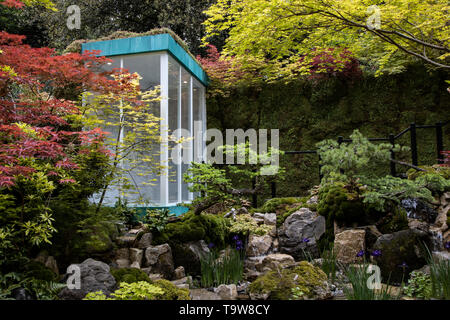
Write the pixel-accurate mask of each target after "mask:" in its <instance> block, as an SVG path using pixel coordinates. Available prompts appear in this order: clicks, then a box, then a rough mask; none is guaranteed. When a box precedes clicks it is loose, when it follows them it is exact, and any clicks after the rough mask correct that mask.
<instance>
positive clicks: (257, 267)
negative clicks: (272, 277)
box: [244, 253, 295, 281]
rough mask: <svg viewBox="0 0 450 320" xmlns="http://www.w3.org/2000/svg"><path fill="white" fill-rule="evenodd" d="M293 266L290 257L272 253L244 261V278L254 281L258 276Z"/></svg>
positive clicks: (292, 260) (293, 261)
mask: <svg viewBox="0 0 450 320" xmlns="http://www.w3.org/2000/svg"><path fill="white" fill-rule="evenodd" d="M294 264H295V260H294V258H293V257H292V256H290V255H288V254H283V253H273V254H269V255H267V256H262V257H261V256H259V257H249V258H247V259H245V263H244V272H245V278H246V279H247V280H249V281H254V280H255V279H256V278H258V277H259V276H261V275H263V274H264V273H266V272H268V271H272V270H281V269H284V268H288V267H291V266H293V265H294Z"/></svg>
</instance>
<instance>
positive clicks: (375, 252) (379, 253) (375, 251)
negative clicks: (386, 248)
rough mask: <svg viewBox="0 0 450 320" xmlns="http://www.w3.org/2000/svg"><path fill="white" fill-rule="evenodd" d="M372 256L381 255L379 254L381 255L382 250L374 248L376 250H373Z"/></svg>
mask: <svg viewBox="0 0 450 320" xmlns="http://www.w3.org/2000/svg"><path fill="white" fill-rule="evenodd" d="M372 256H373V257H379V256H381V250H374V251H372Z"/></svg>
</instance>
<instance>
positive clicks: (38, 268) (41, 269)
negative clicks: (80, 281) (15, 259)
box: [24, 261, 58, 282]
mask: <svg viewBox="0 0 450 320" xmlns="http://www.w3.org/2000/svg"><path fill="white" fill-rule="evenodd" d="M24 273H25V274H26V275H27V276H28V277H30V278H34V279H38V280H44V281H48V282H50V281H57V280H58V276H57V274H56V273H54V272H53V271H52V270H50V269H49V268H47V267H46V266H45V265H44V264H43V263H41V262H38V261H30V262H29V263H27V264H26V265H25V272H24Z"/></svg>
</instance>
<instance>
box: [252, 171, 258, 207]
mask: <svg viewBox="0 0 450 320" xmlns="http://www.w3.org/2000/svg"><path fill="white" fill-rule="evenodd" d="M253 172H256V169H253ZM252 188H253V190H255V188H256V177H253V179H252ZM252 207H253V208H257V207H258V195H257V194H256V193H253V194H252Z"/></svg>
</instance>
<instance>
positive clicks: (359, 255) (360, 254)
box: [356, 250, 365, 258]
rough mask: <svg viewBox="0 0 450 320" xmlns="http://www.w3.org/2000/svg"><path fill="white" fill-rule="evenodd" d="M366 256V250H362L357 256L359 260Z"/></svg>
mask: <svg viewBox="0 0 450 320" xmlns="http://www.w3.org/2000/svg"><path fill="white" fill-rule="evenodd" d="M364 254H365V252H364V250H360V251H359V252H358V253H357V254H356V256H357V257H358V258H359V257H362V256H363V255H364Z"/></svg>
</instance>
